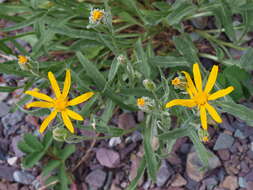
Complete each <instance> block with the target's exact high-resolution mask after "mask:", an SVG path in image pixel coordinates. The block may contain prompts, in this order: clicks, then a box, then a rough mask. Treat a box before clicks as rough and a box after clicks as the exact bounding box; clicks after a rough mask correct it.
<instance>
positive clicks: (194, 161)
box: [186, 152, 204, 182]
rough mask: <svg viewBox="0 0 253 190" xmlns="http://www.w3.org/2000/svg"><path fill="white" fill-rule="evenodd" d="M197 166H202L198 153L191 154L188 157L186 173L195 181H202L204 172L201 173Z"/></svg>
mask: <svg viewBox="0 0 253 190" xmlns="http://www.w3.org/2000/svg"><path fill="white" fill-rule="evenodd" d="M197 165H199V166H200V165H201V163H200V161H199V160H198V157H197V154H196V152H191V153H189V154H188V156H187V163H186V172H187V175H188V176H189V177H190V178H191V179H192V180H194V181H197V182H199V181H201V180H202V179H203V178H204V172H203V171H200V170H199V169H200V167H198V166H197Z"/></svg>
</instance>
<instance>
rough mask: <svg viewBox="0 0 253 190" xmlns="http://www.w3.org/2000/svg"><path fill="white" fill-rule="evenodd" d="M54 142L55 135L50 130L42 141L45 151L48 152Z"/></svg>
mask: <svg viewBox="0 0 253 190" xmlns="http://www.w3.org/2000/svg"><path fill="white" fill-rule="evenodd" d="M52 142H53V133H52V131H49V130H48V131H47V132H46V134H45V136H44V137H43V140H42V144H43V146H44V151H47V149H48V148H49V146H50V145H51V144H52Z"/></svg>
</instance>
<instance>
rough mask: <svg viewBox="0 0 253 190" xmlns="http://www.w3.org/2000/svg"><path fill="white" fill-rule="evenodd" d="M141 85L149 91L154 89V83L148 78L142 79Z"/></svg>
mask: <svg viewBox="0 0 253 190" xmlns="http://www.w3.org/2000/svg"><path fill="white" fill-rule="evenodd" d="M143 86H144V87H145V88H146V89H147V90H149V91H154V90H155V89H156V85H155V83H154V82H153V81H152V80H150V79H145V80H143Z"/></svg>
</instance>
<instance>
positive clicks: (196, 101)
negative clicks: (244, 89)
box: [166, 63, 234, 130]
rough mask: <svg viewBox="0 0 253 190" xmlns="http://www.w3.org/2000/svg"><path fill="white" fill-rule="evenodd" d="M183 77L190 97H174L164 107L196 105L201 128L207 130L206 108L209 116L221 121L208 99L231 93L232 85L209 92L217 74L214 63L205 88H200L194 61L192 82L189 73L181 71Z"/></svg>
mask: <svg viewBox="0 0 253 190" xmlns="http://www.w3.org/2000/svg"><path fill="white" fill-rule="evenodd" d="M183 73H184V75H185V78H186V80H187V92H188V94H189V95H190V99H175V100H172V101H170V102H168V103H167V104H166V108H170V107H173V106H176V105H180V106H186V107H195V106H197V107H198V109H199V111H200V120H201V125H202V127H203V129H205V130H207V116H206V110H207V111H208V113H209V114H210V115H211V117H212V118H213V119H214V120H215V121H216V122H217V123H221V122H222V119H221V118H220V116H219V114H218V113H217V111H216V110H215V108H214V107H213V106H211V105H210V104H209V101H212V100H216V99H218V98H221V97H223V96H226V95H227V94H229V93H231V92H232V91H233V90H234V87H233V86H229V87H227V88H226V89H222V90H219V91H217V92H215V93H213V94H210V92H211V90H212V88H213V86H214V84H215V82H216V79H217V75H218V66H216V65H214V66H213V68H212V71H211V73H210V75H209V78H208V80H207V83H206V86H205V89H204V90H203V89H202V79H201V73H200V70H199V65H198V64H197V63H195V64H194V65H193V76H194V83H195V85H194V83H193V81H192V79H191V77H190V75H189V73H187V72H185V71H183Z"/></svg>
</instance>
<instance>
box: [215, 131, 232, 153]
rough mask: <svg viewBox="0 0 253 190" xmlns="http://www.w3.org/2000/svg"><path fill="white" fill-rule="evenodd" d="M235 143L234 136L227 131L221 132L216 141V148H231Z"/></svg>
mask: <svg viewBox="0 0 253 190" xmlns="http://www.w3.org/2000/svg"><path fill="white" fill-rule="evenodd" d="M233 143H234V138H233V137H232V136H230V135H228V134H226V133H221V134H220V135H219V137H218V139H217V141H216V142H215V145H214V148H213V149H214V150H220V149H226V148H230V147H231V146H232V144H233Z"/></svg>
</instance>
